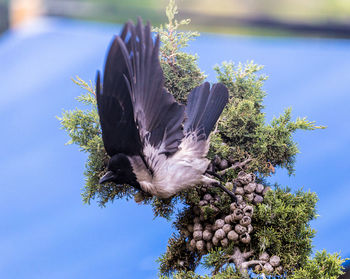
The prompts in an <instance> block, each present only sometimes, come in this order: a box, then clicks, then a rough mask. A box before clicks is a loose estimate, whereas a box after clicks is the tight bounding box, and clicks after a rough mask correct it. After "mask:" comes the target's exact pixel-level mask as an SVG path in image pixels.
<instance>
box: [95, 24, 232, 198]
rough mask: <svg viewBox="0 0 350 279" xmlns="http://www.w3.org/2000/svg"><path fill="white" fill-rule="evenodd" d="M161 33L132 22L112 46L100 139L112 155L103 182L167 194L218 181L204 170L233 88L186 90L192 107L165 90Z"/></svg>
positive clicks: (100, 96) (100, 98)
mask: <svg viewBox="0 0 350 279" xmlns="http://www.w3.org/2000/svg"><path fill="white" fill-rule="evenodd" d="M159 44H160V42H159V35H158V36H157V37H156V39H155V40H153V38H152V34H151V27H150V24H149V23H147V24H146V26H144V25H143V24H142V22H141V19H140V18H139V19H138V23H137V25H136V26H135V25H134V24H133V23H131V22H128V23H126V24H125V25H124V28H123V30H122V32H121V35H120V36H116V37H115V38H114V40H113V42H112V44H111V46H110V48H109V51H108V55H107V59H106V63H105V68H104V75H103V83H102V88H101V81H100V73H99V72H97V79H96V97H97V108H98V113H99V117H100V123H101V129H102V138H103V143H104V146H105V149H106V152H107V154H108V155H109V156H110V160H109V162H108V166H107V172H106V174H105V175H104V176H103V177H102V178H101V179H100V183H101V184H102V183H105V182H108V181H112V182H115V183H116V184H119V185H120V184H129V185H131V186H134V187H135V188H137V189H139V190H142V191H144V192H146V193H148V194H150V195H154V196H157V197H159V198H169V197H171V196H173V195H175V194H177V193H178V192H180V191H181V190H184V189H187V188H189V187H193V186H196V185H199V184H202V185H203V184H205V185H215V186H218V187H221V188H222V189H223V190H224V191H226V192H227V193H228V194H230V195H231V196H232V198H235V196H234V194H233V193H232V192H231V191H229V190H227V189H226V188H225V187H224V186H222V185H221V184H220V182H219V181H217V180H215V179H213V178H211V177H208V176H206V175H205V173H206V170H207V168H208V165H209V163H210V161H209V160H208V159H207V158H206V155H207V153H208V149H209V135H210V132H211V130H212V129H213V127H214V126H215V124H216V122H217V120H218V118H219V117H220V114H221V113H222V111H223V109H224V107H225V105H226V104H227V102H228V97H229V96H228V90H227V88H226V87H225V86H224V85H223V84H221V83H216V84H214V85H213V86H212V87H211V88H210V85H209V83H208V82H205V83H203V84H202V85H200V86H198V87H196V88H195V89H193V90H192V92H190V94H189V96H188V101H187V106H186V107H185V106H184V105H181V104H179V103H177V102H176V100H175V99H174V97H173V96H172V95H171V94H170V93H169V92H168V91H167V90H166V89H165V88H164V76H163V71H162V68H161V65H160V61H159Z"/></svg>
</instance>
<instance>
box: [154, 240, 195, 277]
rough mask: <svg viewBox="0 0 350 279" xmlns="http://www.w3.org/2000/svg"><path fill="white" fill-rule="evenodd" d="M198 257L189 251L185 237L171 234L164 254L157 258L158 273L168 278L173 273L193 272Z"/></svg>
mask: <svg viewBox="0 0 350 279" xmlns="http://www.w3.org/2000/svg"><path fill="white" fill-rule="evenodd" d="M199 260H200V255H198V254H197V253H195V252H191V251H189V249H187V245H186V239H185V237H183V236H181V235H176V234H173V236H172V237H171V238H169V241H168V248H167V251H166V253H164V254H163V255H162V256H161V257H159V259H158V262H159V263H160V267H159V272H160V274H161V275H167V276H169V275H170V274H172V273H175V272H179V271H180V272H188V271H194V269H195V268H196V267H197V266H198V264H199Z"/></svg>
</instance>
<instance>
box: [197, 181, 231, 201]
mask: <svg viewBox="0 0 350 279" xmlns="http://www.w3.org/2000/svg"><path fill="white" fill-rule="evenodd" d="M201 182H202V183H203V184H205V185H215V186H216V187H219V188H220V189H221V190H223V191H224V192H225V193H226V194H228V195H229V196H230V197H231V199H232V201H233V202H237V198H236V195H235V194H234V192H232V191H230V190H229V189H227V188H226V187H225V186H223V185H222V184H221V183H220V181H217V180H215V179H213V178H210V177H207V176H205V175H202V181H201ZM235 186H236V185H235ZM235 186H234V188H235Z"/></svg>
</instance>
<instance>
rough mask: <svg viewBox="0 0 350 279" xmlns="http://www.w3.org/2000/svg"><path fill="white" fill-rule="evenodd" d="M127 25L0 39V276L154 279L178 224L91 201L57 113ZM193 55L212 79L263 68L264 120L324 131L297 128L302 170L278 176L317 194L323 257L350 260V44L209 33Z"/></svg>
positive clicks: (72, 26)
mask: <svg viewBox="0 0 350 279" xmlns="http://www.w3.org/2000/svg"><path fill="white" fill-rule="evenodd" d="M119 30H120V26H116V25H104V24H99V23H87V22H80V21H73V20H65V19H53V18H51V19H49V18H42V19H40V20H37V21H35V22H32V23H31V24H28V25H26V26H22V27H20V28H18V29H15V30H12V31H8V32H7V33H5V34H3V35H2V36H1V37H0V117H1V120H2V121H1V126H2V127H1V137H0V146H1V156H0V181H1V182H0V187H1V192H0V220H1V222H0V278H26V279H31V278H50V279H51V278H57V279H58V278H59V279H62V278H72V279H73V278H146V279H149V278H156V274H157V263H156V262H155V259H156V258H157V257H158V256H159V255H160V254H161V253H163V252H164V251H165V248H166V243H167V239H168V237H169V236H170V235H171V233H172V228H171V223H169V222H166V221H165V220H162V219H155V220H154V219H153V214H152V210H151V208H150V207H148V206H139V205H137V204H136V203H135V202H133V201H130V202H126V201H123V200H117V201H115V202H114V203H111V204H108V205H107V207H106V208H102V209H101V208H99V207H98V206H97V205H96V204H95V203H92V204H91V205H90V206H88V205H84V204H83V203H82V200H81V196H80V193H81V188H82V187H83V184H84V176H83V171H84V164H85V160H86V155H85V154H83V153H81V152H79V150H78V147H77V146H65V145H64V143H65V142H67V141H68V137H67V135H66V133H65V132H64V131H62V130H60V129H59V122H58V120H57V119H56V118H55V116H57V115H60V114H61V112H62V109H63V108H65V109H73V108H75V107H76V106H77V102H76V101H75V100H74V98H75V97H76V96H78V95H79V94H80V93H81V89H80V88H79V87H77V86H76V85H74V84H73V82H72V81H71V78H72V77H74V76H75V75H79V76H80V77H81V78H83V79H84V80H89V79H92V80H93V79H94V77H95V73H96V70H97V69H102V66H103V63H104V59H105V53H106V50H107V48H108V45H109V43H110V41H111V38H112V36H113V34H116V33H118V32H119ZM189 51H191V52H192V53H198V55H199V57H200V58H199V65H200V67H201V68H202V69H203V70H204V71H205V72H206V74H208V75H209V77H208V79H209V80H210V81H215V73H214V71H213V70H212V68H213V66H214V65H215V64H216V63H220V62H221V61H224V60H232V61H235V62H239V61H242V62H245V61H247V60H254V61H255V62H256V63H258V64H263V65H265V68H264V70H263V73H265V74H267V75H269V76H270V79H269V80H268V81H267V82H266V84H265V87H264V88H265V89H266V91H267V92H268V96H267V98H266V101H265V105H266V109H265V112H266V117H267V120H268V121H270V120H271V119H272V117H273V116H274V115H275V116H278V115H279V114H280V113H282V111H283V109H284V108H287V107H290V106H291V107H292V108H293V116H294V118H296V117H297V116H308V118H309V119H310V120H316V121H317V124H320V125H326V126H328V128H327V129H326V130H320V131H313V132H308V131H304V132H298V133H296V135H295V137H294V139H295V140H296V141H297V142H298V143H299V148H300V150H301V154H299V155H298V156H297V163H296V175H295V176H292V177H289V176H288V175H287V173H286V171H284V170H277V174H276V175H275V176H273V177H272V178H271V179H270V181H271V182H275V181H277V182H279V183H280V184H282V185H288V186H290V187H292V189H299V188H301V187H303V188H304V190H309V189H310V190H311V191H315V192H317V194H318V196H319V198H320V201H319V203H318V213H319V214H320V217H319V218H318V219H317V220H316V221H314V222H312V226H313V227H314V228H315V229H316V230H317V235H316V237H315V239H314V242H313V243H314V245H315V251H316V250H321V249H324V248H325V249H327V251H328V252H341V255H342V256H343V257H345V256H349V255H350V241H349V234H350V219H349V216H350V214H349V213H350V187H349V186H350V178H349V170H350V168H349V162H348V158H349V156H350V152H349V147H348V143H349V140H350V124H349V101H350V94H349V93H350V92H349V81H350V77H349V75H350V41H347V40H329V39H299V38H268V37H265V38H259V37H243V36H228V35H213V34H202V36H201V37H200V38H198V39H197V40H196V41H195V42H193V43H191V46H190V48H189Z"/></svg>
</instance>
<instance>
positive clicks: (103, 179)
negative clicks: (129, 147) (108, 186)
mask: <svg viewBox="0 0 350 279" xmlns="http://www.w3.org/2000/svg"><path fill="white" fill-rule="evenodd" d="M115 177H116V175H115V173H114V172H112V171H107V172H106V173H105V175H104V176H102V177H101V179H100V181H99V183H100V184H103V183H105V182H109V181H112V180H113V179H114V178H115Z"/></svg>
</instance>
